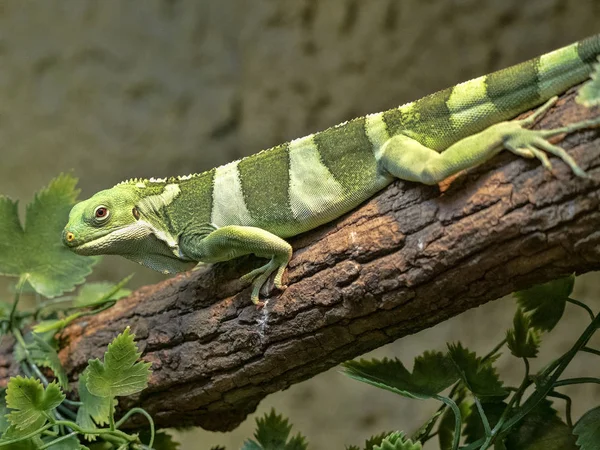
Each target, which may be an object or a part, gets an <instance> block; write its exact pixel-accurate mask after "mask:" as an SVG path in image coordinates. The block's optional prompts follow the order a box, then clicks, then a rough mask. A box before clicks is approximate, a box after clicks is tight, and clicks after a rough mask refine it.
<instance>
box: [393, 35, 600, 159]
mask: <svg viewBox="0 0 600 450" xmlns="http://www.w3.org/2000/svg"><path fill="white" fill-rule="evenodd" d="M598 55H600V35H596V36H592V37H590V38H587V39H585V40H582V41H579V42H576V43H574V44H571V45H568V46H566V47H563V48H561V49H558V50H554V51H552V52H550V53H546V54H544V55H542V56H538V57H537V58H533V59H531V60H529V61H526V62H523V63H521V64H517V65H515V66H512V67H508V68H506V69H502V70H499V71H497V72H494V73H491V74H489V75H485V76H481V77H479V78H475V79H473V80H470V81H466V82H464V83H461V84H458V85H456V86H453V87H450V88H448V89H444V90H442V91H439V92H436V93H434V94H431V95H428V96H427V97H423V98H422V99H420V100H417V101H415V102H413V103H409V104H406V105H403V106H401V107H399V108H395V109H391V110H389V111H386V112H385V113H383V120H384V121H385V123H386V127H387V130H388V133H389V134H390V135H395V134H398V133H403V134H405V135H408V136H410V137H412V138H414V139H416V140H417V141H419V142H421V143H422V144H424V145H426V146H427V147H429V148H433V149H435V150H438V151H442V150H444V149H445V148H447V147H448V146H450V145H451V144H453V143H455V142H457V141H458V140H460V139H462V138H464V137H466V136H470V135H472V134H474V133H477V132H479V131H482V130H483V129H485V128H487V127H488V126H490V125H492V124H494V123H496V122H499V121H502V120H508V119H511V118H513V117H515V116H516V115H518V114H519V113H522V112H524V111H527V110H529V109H531V108H533V107H534V106H537V105H539V104H541V103H543V102H545V101H546V100H548V99H549V98H551V97H552V96H554V95H558V94H560V93H562V92H564V91H566V90H567V89H568V88H570V87H571V86H574V85H576V84H578V83H581V82H583V81H584V80H585V79H586V78H587V77H588V76H589V74H590V72H591V70H592V64H593V63H595V62H596V57H597V56H598Z"/></svg>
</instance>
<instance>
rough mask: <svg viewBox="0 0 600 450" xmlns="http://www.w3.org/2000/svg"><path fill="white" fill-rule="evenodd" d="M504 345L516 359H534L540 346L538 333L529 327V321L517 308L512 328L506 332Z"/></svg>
mask: <svg viewBox="0 0 600 450" xmlns="http://www.w3.org/2000/svg"><path fill="white" fill-rule="evenodd" d="M506 343H507V345H508V348H509V350H510V352H511V353H512V354H513V355H514V356H516V357H517V358H535V357H536V356H537V353H538V348H539V345H540V333H539V331H538V330H536V329H535V328H533V327H532V326H531V319H530V318H529V317H528V316H526V315H525V314H523V310H522V309H521V308H517V312H516V313H515V317H514V319H513V328H512V329H510V330H508V331H507V332H506Z"/></svg>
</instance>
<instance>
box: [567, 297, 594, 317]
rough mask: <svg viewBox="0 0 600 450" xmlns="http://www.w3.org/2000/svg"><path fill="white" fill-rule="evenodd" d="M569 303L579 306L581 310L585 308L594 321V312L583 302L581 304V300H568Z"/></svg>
mask: <svg viewBox="0 0 600 450" xmlns="http://www.w3.org/2000/svg"><path fill="white" fill-rule="evenodd" d="M567 301H568V302H569V303H571V304H573V305H576V306H579V307H580V308H583V309H585V310H586V311H587V313H588V314H589V316H590V317H591V319H592V320H594V317H595V316H594V312H593V311H592V309H591V308H590V307H589V306H588V305H586V304H585V303H583V302H580V301H579V300H575V299H574V298H568V299H567Z"/></svg>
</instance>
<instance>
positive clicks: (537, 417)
mask: <svg viewBox="0 0 600 450" xmlns="http://www.w3.org/2000/svg"><path fill="white" fill-rule="evenodd" d="M504 443H505V446H506V450H578V447H577V445H576V444H575V436H574V435H573V432H572V430H571V428H569V426H567V424H565V423H564V422H563V421H562V420H561V419H560V418H559V417H558V416H557V413H556V410H555V409H553V408H552V403H551V402H550V401H548V400H546V399H544V400H542V401H541V402H540V403H539V404H538V406H536V407H535V409H533V410H532V411H531V412H530V413H529V414H527V415H526V416H525V417H524V418H523V420H522V421H521V422H519V424H518V425H517V426H516V427H514V428H513V429H512V430H511V431H510V433H509V434H508V435H507V437H506V440H505V442H504Z"/></svg>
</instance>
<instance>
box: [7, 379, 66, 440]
mask: <svg viewBox="0 0 600 450" xmlns="http://www.w3.org/2000/svg"><path fill="white" fill-rule="evenodd" d="M64 399H65V395H64V394H63V393H62V391H61V389H60V387H59V386H58V384H56V383H50V384H49V385H48V387H47V388H46V389H44V387H43V386H42V383H41V382H40V381H39V380H36V379H34V378H23V377H21V376H17V377H13V378H11V379H10V381H9V382H8V388H7V389H6V405H7V406H8V407H9V408H10V409H12V410H13V411H11V413H10V414H9V415H8V420H9V421H10V423H11V424H12V425H14V426H15V427H16V429H17V430H19V431H21V432H22V433H23V435H26V434H28V433H29V432H32V431H34V430H36V429H38V428H40V427H41V426H43V425H44V424H45V423H46V420H47V419H46V416H45V415H46V414H47V413H49V412H50V411H51V410H52V409H54V408H56V407H57V406H58V405H60V404H61V403H62V401H63V400H64Z"/></svg>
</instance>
